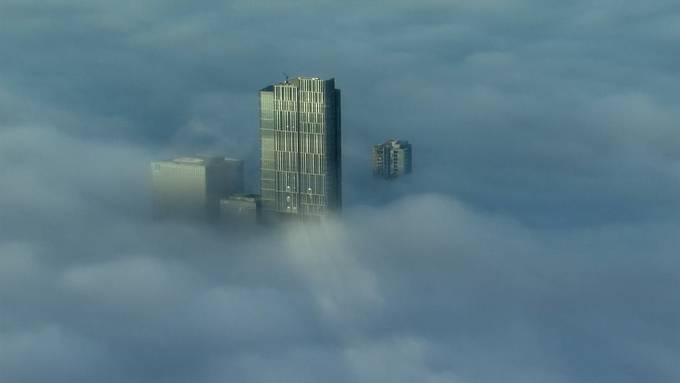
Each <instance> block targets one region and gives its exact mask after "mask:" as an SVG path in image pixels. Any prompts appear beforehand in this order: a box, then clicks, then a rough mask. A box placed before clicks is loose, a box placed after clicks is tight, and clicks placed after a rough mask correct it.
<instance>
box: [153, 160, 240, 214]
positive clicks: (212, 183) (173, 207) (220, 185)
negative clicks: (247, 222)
mask: <svg viewBox="0 0 680 383" xmlns="http://www.w3.org/2000/svg"><path fill="white" fill-rule="evenodd" d="M151 180H152V189H153V207H154V214H155V216H156V217H158V218H172V219H190V220H216V219H217V218H219V212H220V210H219V209H220V206H219V204H220V199H221V198H226V197H227V196H229V195H231V194H234V193H243V161H241V160H236V159H231V158H224V157H204V156H197V157H178V158H174V159H172V160H166V161H155V162H152V163H151Z"/></svg>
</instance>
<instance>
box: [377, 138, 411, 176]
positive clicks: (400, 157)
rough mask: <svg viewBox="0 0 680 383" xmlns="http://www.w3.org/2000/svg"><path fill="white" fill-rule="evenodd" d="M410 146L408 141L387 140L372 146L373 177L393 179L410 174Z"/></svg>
mask: <svg viewBox="0 0 680 383" xmlns="http://www.w3.org/2000/svg"><path fill="white" fill-rule="evenodd" d="M411 163H412V160H411V144H409V143H408V141H397V140H394V139H392V140H387V141H386V142H385V143H384V144H381V145H374V146H373V175H374V176H376V177H383V178H395V177H399V176H400V175H403V174H408V173H411V170H412V165H411Z"/></svg>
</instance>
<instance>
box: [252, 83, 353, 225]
mask: <svg viewBox="0 0 680 383" xmlns="http://www.w3.org/2000/svg"><path fill="white" fill-rule="evenodd" d="M340 125H341V124H340V90H339V89H336V88H335V80H334V79H330V80H321V79H318V78H309V77H297V78H294V79H290V80H286V81H284V82H281V83H278V84H274V85H270V86H268V87H266V88H264V89H262V90H261V91H260V144H261V175H260V190H261V193H260V194H261V198H262V209H263V212H264V213H265V214H266V215H271V214H272V213H274V214H276V213H279V215H281V214H282V215H289V216H298V217H306V216H316V217H318V216H324V215H327V214H328V213H330V212H333V211H337V210H339V209H340V208H341V206H342V167H341V147H340V146H341V135H340V133H341V128H340Z"/></svg>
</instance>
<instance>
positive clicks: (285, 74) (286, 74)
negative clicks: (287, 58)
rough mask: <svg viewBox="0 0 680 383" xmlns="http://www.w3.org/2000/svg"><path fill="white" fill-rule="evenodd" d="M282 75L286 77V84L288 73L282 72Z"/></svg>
mask: <svg viewBox="0 0 680 383" xmlns="http://www.w3.org/2000/svg"><path fill="white" fill-rule="evenodd" d="M283 75H284V76H285V77H286V83H288V73H286V72H283Z"/></svg>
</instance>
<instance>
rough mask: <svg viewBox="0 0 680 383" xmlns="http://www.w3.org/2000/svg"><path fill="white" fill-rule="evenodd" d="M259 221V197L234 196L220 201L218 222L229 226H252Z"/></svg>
mask: <svg viewBox="0 0 680 383" xmlns="http://www.w3.org/2000/svg"><path fill="white" fill-rule="evenodd" d="M259 220H260V196H259V195H257V194H246V195H241V194H235V195H231V196H229V197H227V198H222V199H221V200H220V221H221V222H222V223H224V224H227V225H230V226H254V225H256V224H257V223H259Z"/></svg>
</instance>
